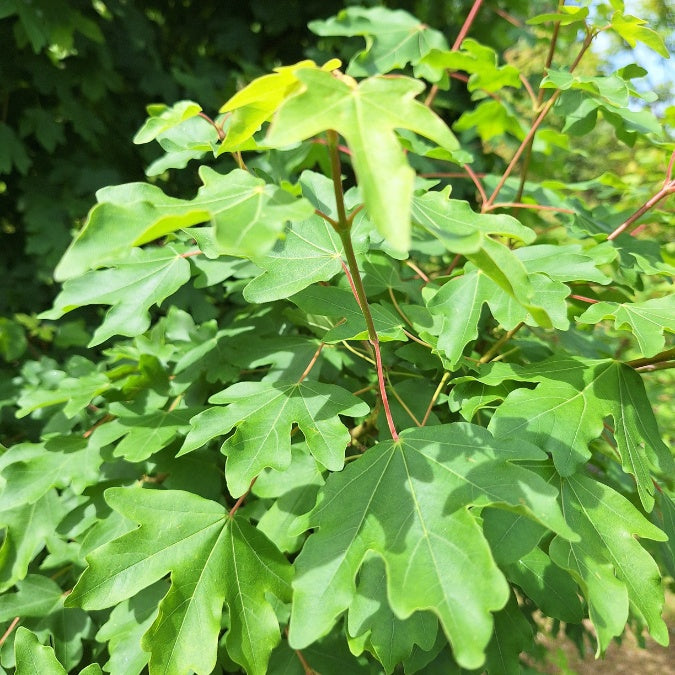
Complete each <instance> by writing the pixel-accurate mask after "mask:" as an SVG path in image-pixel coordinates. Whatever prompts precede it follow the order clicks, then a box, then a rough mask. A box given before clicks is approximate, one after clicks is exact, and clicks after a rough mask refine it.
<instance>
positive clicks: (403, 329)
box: [401, 328, 432, 349]
mask: <svg viewBox="0 0 675 675" xmlns="http://www.w3.org/2000/svg"><path fill="white" fill-rule="evenodd" d="M401 330H402V331H403V332H404V333H405V334H406V335H407V336H408V337H409V338H410V339H411V340H413V341H414V342H417V344H419V345H422V347H426V348H427V349H432V346H431V345H430V344H429V343H428V342H425V341H424V340H420V338H418V337H417V336H416V335H413V334H412V333H411V332H410V331H408V330H406V329H405V328H401Z"/></svg>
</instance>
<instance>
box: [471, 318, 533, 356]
mask: <svg viewBox="0 0 675 675" xmlns="http://www.w3.org/2000/svg"><path fill="white" fill-rule="evenodd" d="M524 325H525V324H524V323H523V322H522V321H521V322H520V323H519V324H518V325H517V326H516V327H515V328H512V329H511V330H510V331H508V332H506V333H504V335H502V336H501V337H500V338H499V340H497V342H495V343H494V344H493V345H492V347H490V349H488V350H487V351H486V352H485V354H483V356H481V357H480V358H479V359H478V363H488V362H489V361H491V360H492V357H493V356H494V355H495V354H496V353H497V352H498V351H499V350H500V349H501V348H502V347H503V346H504V344H505V343H507V342H508V341H509V340H510V339H511V338H512V337H513V336H514V335H515V334H516V333H517V332H518V331H519V330H520V329H521V328H522V327H523V326H524Z"/></svg>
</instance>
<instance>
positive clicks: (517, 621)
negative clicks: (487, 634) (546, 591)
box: [485, 592, 534, 675]
mask: <svg viewBox="0 0 675 675" xmlns="http://www.w3.org/2000/svg"><path fill="white" fill-rule="evenodd" d="M533 637H534V636H533V634H532V626H531V625H530V623H529V622H528V620H527V619H526V618H525V617H524V616H523V612H521V610H520V608H519V607H518V600H517V599H516V597H515V595H514V594H513V592H511V595H510V596H509V601H508V603H507V604H506V607H504V609H502V610H500V611H499V612H497V613H496V614H495V627H494V633H493V634H492V639H491V640H490V644H488V646H487V650H486V657H487V658H486V662H485V666H486V670H487V672H488V673H489V674H490V675H492V673H494V674H495V675H497V674H498V675H520V674H521V673H522V668H521V664H520V653H521V652H524V651H526V650H528V648H531V646H532V639H533Z"/></svg>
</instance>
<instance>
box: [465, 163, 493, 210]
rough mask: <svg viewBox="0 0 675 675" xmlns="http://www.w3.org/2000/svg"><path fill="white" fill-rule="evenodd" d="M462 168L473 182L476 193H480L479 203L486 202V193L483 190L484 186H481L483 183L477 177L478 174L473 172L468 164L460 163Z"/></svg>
mask: <svg viewBox="0 0 675 675" xmlns="http://www.w3.org/2000/svg"><path fill="white" fill-rule="evenodd" d="M462 168H463V169H464V171H466V172H467V174H468V175H469V178H470V179H471V180H472V181H473V184H474V185H475V186H476V189H477V190H478V194H480V199H481V204H485V202H487V194H486V192H485V188H484V187H483V183H482V182H481V180H480V178H479V177H478V174H477V173H475V172H474V170H473V169H472V168H471V167H470V166H469V165H468V164H464V165H462ZM483 175H485V174H483Z"/></svg>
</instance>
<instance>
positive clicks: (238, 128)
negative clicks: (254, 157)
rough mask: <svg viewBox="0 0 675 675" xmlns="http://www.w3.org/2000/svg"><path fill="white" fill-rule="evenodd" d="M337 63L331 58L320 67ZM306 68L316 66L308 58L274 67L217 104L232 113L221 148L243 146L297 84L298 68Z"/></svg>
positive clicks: (238, 147) (331, 68)
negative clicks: (290, 64) (220, 103)
mask: <svg viewBox="0 0 675 675" xmlns="http://www.w3.org/2000/svg"><path fill="white" fill-rule="evenodd" d="M340 65H341V63H340V60H339V59H331V60H330V61H328V62H326V63H325V64H324V65H323V66H321V70H324V71H329V72H330V71H331V70H335V69H336V68H339V67H340ZM308 68H318V66H317V65H316V63H314V61H311V60H309V59H307V60H305V61H299V62H298V63H296V64H294V65H292V66H280V67H278V68H275V69H274V73H273V74H270V75H263V76H262V77H258V78H256V79H255V80H253V82H251V83H250V84H248V85H247V86H246V87H244V88H243V89H242V90H241V91H238V92H237V93H236V94H235V95H234V96H233V97H232V98H231V99H230V100H229V101H227V103H225V104H224V105H223V106H222V107H221V108H220V112H221V113H231V119H230V122H229V125H228V128H227V135H226V137H225V140H224V141H223V144H222V146H221V152H229V151H234V150H240V149H243V147H244V144H245V143H246V142H247V141H249V139H250V138H251V137H252V136H253V134H254V133H255V132H256V131H258V129H260V127H261V126H262V124H263V122H266V121H267V120H269V118H270V117H271V116H272V115H273V114H274V113H275V112H276V110H277V109H278V108H279V106H280V105H281V104H282V103H283V102H284V101H285V100H286V99H287V98H288V97H289V96H290V95H292V94H293V93H294V92H295V91H297V90H298V89H299V88H300V82H299V81H298V77H297V71H298V70H302V69H308Z"/></svg>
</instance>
